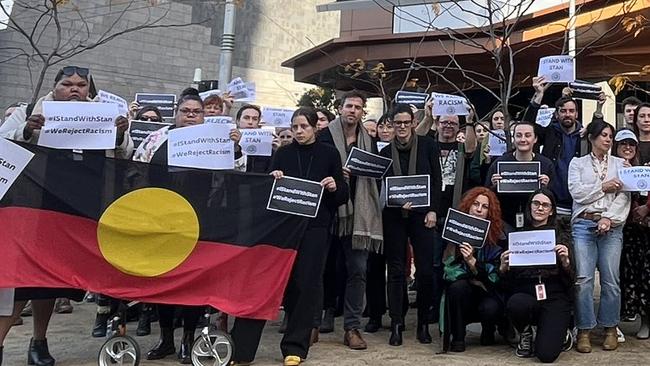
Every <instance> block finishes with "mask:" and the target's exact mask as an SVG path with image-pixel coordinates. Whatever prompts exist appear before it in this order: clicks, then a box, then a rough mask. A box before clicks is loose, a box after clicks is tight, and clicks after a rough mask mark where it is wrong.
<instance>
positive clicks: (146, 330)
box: [135, 305, 151, 337]
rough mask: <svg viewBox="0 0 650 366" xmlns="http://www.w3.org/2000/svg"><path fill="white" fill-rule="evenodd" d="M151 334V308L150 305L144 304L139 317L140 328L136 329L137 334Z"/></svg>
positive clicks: (139, 335) (140, 335)
mask: <svg viewBox="0 0 650 366" xmlns="http://www.w3.org/2000/svg"><path fill="white" fill-rule="evenodd" d="M149 334H151V309H150V308H149V307H148V306H146V305H145V306H143V307H142V310H141V311H140V317H139V318H138V329H136V330H135V335H137V336H138V337H142V336H146V335H149Z"/></svg>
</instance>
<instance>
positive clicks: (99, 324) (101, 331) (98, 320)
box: [93, 313, 111, 338]
mask: <svg viewBox="0 0 650 366" xmlns="http://www.w3.org/2000/svg"><path fill="white" fill-rule="evenodd" d="M110 316H111V314H100V313H97V316H96V317H95V325H94V326H93V337H95V338H101V337H106V331H107V329H108V318H110Z"/></svg>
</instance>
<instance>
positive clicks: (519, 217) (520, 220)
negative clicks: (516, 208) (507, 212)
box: [515, 212, 524, 229]
mask: <svg viewBox="0 0 650 366" xmlns="http://www.w3.org/2000/svg"><path fill="white" fill-rule="evenodd" d="M515 224H516V226H517V229H521V228H522V227H524V214H523V213H522V212H518V213H517V214H516V215H515Z"/></svg>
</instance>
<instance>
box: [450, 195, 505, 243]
mask: <svg viewBox="0 0 650 366" xmlns="http://www.w3.org/2000/svg"><path fill="white" fill-rule="evenodd" d="M478 196H485V197H487V198H488V201H489V202H490V207H489V208H488V215H487V219H488V220H490V232H489V233H488V236H487V243H488V244H490V245H494V244H496V243H497V242H498V241H499V238H500V237H501V234H502V233H503V220H502V219H501V204H500V203H499V199H498V198H497V196H496V195H495V194H494V192H492V190H490V189H489V188H486V187H474V188H472V189H470V190H469V191H467V192H465V194H464V195H463V197H462V198H461V200H460V203H459V204H458V210H460V211H462V212H464V213H469V209H470V208H471V207H472V205H473V204H474V201H475V200H476V197H478Z"/></svg>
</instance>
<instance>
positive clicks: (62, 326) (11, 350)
mask: <svg viewBox="0 0 650 366" xmlns="http://www.w3.org/2000/svg"><path fill="white" fill-rule="evenodd" d="M94 311H95V305H94V304H75V310H74V312H73V313H72V314H65V315H59V314H55V316H54V317H53V319H52V324H51V326H50V330H49V333H48V340H49V344H50V351H51V353H52V355H53V356H54V357H55V358H56V360H57V362H56V365H57V366H68V365H75V366H91V365H96V364H97V352H98V350H99V348H100V346H101V344H102V343H103V342H104V339H97V338H92V337H91V336H90V330H91V326H92V324H93V320H94ZM410 313H413V311H411V312H410ZM24 320H25V324H24V325H22V326H19V327H14V328H13V329H12V331H11V333H10V334H9V336H8V339H7V340H6V342H5V349H4V363H3V366H19V365H26V364H27V362H26V360H27V359H26V357H27V346H28V344H29V338H30V337H31V330H32V322H31V318H29V317H26V318H24ZM384 321H385V322H388V320H387V319H384ZM414 322H415V317H414V316H410V317H409V318H408V320H407V331H406V332H405V334H404V336H405V337H404V338H405V339H404V345H403V346H401V347H391V346H389V345H388V344H387V342H388V335H389V332H388V331H387V330H382V331H380V332H378V333H374V334H364V335H363V336H364V338H365V339H366V341H367V342H368V349H367V350H365V351H351V350H349V349H347V348H346V347H344V346H343V344H342V340H343V332H342V329H341V328H342V319H341V318H337V330H336V331H335V332H334V333H330V334H321V337H320V342H318V343H317V344H316V345H315V346H314V347H312V349H311V350H310V353H309V358H308V360H307V361H306V362H305V363H304V365H305V366H310V365H311V366H317V365H318V366H320V365H322V366H325V365H327V366H331V365H350V366H352V365H354V366H357V365H386V366H388V365H390V366H395V365H424V364H427V365H471V366H479V365H532V364H535V363H539V361H537V360H535V359H519V358H517V357H515V356H514V354H513V349H512V348H510V347H509V346H507V345H505V344H499V345H496V346H492V347H481V346H479V345H478V338H479V332H480V327H477V326H474V325H471V326H470V332H469V334H468V337H467V346H468V347H467V351H466V352H465V353H461V354H446V355H437V354H435V351H436V350H437V348H438V344H437V342H438V338H437V332H436V331H435V329H434V326H432V327H431V330H432V332H431V333H432V335H433V336H434V343H433V345H421V344H419V343H417V341H416V340H415V324H414ZM130 324H131V323H130ZM131 326H132V328H131V330H132V333H135V332H134V331H133V330H134V329H133V328H134V327H135V323H133V324H132V325H131ZM621 327H622V329H623V331H624V332H625V333H626V335H627V341H626V342H625V343H624V344H622V345H621V346H620V347H619V349H618V350H617V351H613V352H606V351H602V350H601V349H600V348H599V347H598V344H599V343H598V342H601V340H602V337H599V336H596V337H594V342H593V345H594V351H593V352H592V353H591V354H588V355H583V354H579V353H577V352H576V351H575V350H572V351H569V352H565V353H563V354H562V355H561V356H560V358H559V361H558V362H557V363H558V364H563V365H590V366H592V365H599V366H604V365H625V366H632V365H650V341H639V340H637V339H636V338H635V337H634V334H635V332H636V329H637V327H638V323H623V324H622V326H621ZM278 328H279V322H277V321H276V322H270V323H269V324H268V325H267V327H266V329H265V333H264V337H263V339H262V344H261V346H260V349H259V351H258V353H257V359H256V362H255V365H259V366H266V365H281V364H282V355H281V354H280V350H279V342H280V338H281V334H279V333H278ZM152 331H153V334H152V335H150V336H147V337H136V340H137V341H138V342H139V344H140V347H141V349H142V354H143V358H144V355H145V354H146V352H147V350H149V349H150V348H151V347H152V346H153V345H154V344H155V343H156V341H157V339H158V326H157V324H153V325H152ZM176 333H177V334H176V336H177V338H180V335H181V334H180V333H182V332H181V331H180V330H177V331H176ZM497 339H499V337H498V336H497ZM177 342H179V341H177ZM177 344H178V343H177ZM140 364H141V365H152V366H153V365H178V364H179V363H178V361H177V360H176V359H175V358H174V357H171V356H170V357H169V358H168V359H165V360H161V361H147V360H144V359H143V360H142V361H141V363H140Z"/></svg>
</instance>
